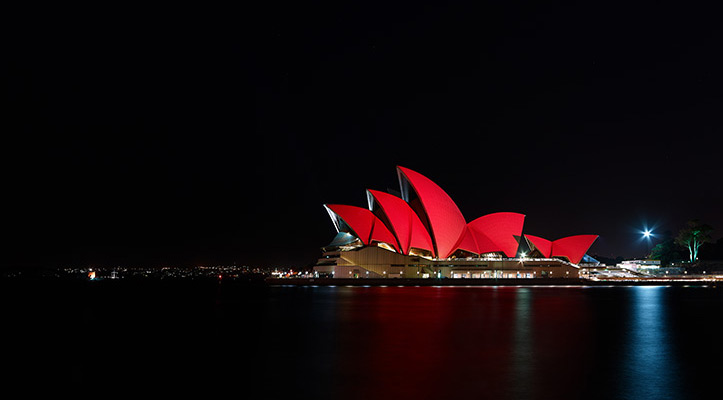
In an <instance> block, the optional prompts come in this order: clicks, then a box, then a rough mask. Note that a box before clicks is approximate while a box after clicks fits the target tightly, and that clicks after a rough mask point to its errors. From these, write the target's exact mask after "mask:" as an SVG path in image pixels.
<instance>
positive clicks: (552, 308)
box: [330, 287, 590, 399]
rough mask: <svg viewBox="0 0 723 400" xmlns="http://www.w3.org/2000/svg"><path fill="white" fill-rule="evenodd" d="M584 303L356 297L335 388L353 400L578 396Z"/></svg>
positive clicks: (348, 308)
mask: <svg viewBox="0 0 723 400" xmlns="http://www.w3.org/2000/svg"><path fill="white" fill-rule="evenodd" d="M571 290H572V291H574V290H575V289H571ZM582 299H583V297H582V296H575V295H570V289H568V290H567V293H566V295H564V296H560V293H559V292H558V293H555V292H554V291H553V290H550V289H546V288H536V289H531V288H514V287H499V288H494V287H475V288H459V287H456V288H448V287H418V288H415V287H386V288H385V287H372V288H351V289H350V291H349V294H348V296H345V297H344V300H343V301H344V302H345V303H346V304H344V306H343V307H339V310H340V312H341V313H344V314H343V315H340V316H339V317H340V318H339V320H340V321H342V323H343V325H342V326H341V327H339V328H338V329H340V335H339V336H338V337H339V339H340V340H341V342H339V343H337V346H338V349H337V351H336V352H335V353H336V354H337V356H338V357H339V359H338V363H337V364H338V366H339V368H340V371H339V376H338V377H337V379H335V380H334V381H332V382H330V384H332V385H335V386H336V389H337V394H338V396H343V397H344V398H380V396H382V397H383V398H395V397H397V398H398V397H399V396H401V397H403V398H470V397H473V398H495V399H501V398H519V397H528V396H531V397H544V395H545V393H546V392H547V391H548V390H546V388H550V387H551V386H550V385H553V386H554V389H551V390H549V393H551V394H554V395H555V396H556V398H560V394H561V393H562V394H564V393H569V397H570V398H574V397H579V396H580V390H581V389H580V385H579V384H578V383H577V382H576V379H575V377H576V376H579V374H580V372H581V370H582V369H585V368H586V367H585V362H586V360H587V359H588V356H587V355H582V354H580V351H581V350H580V349H581V348H583V347H584V346H581V343H582V341H583V340H588V339H590V332H589V327H590V323H587V322H586V321H585V320H586V318H587V316H586V314H585V313H584V305H582V304H580V301H582ZM560 385H565V386H566V389H565V390H562V391H561V389H560ZM352 388H353V389H352Z"/></svg>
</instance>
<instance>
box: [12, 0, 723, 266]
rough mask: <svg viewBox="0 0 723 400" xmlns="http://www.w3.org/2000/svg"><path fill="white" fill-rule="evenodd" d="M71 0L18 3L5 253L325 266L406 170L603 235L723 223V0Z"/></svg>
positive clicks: (623, 251)
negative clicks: (112, 2)
mask: <svg viewBox="0 0 723 400" xmlns="http://www.w3.org/2000/svg"><path fill="white" fill-rule="evenodd" d="M56 7H57V8H54V9H52V8H47V9H43V10H35V9H23V8H22V7H20V8H15V9H13V10H10V12H8V14H7V16H8V19H10V20H11V21H9V22H8V24H7V27H8V32H9V33H10V35H9V38H10V40H9V41H8V42H9V43H8V46H7V48H6V57H4V58H5V62H4V64H5V66H6V68H5V71H6V72H5V74H4V76H5V79H4V83H5V86H6V87H7V90H6V91H5V92H6V93H7V96H8V100H9V104H10V107H9V108H8V111H9V112H8V115H9V118H7V119H5V121H4V126H3V131H4V132H5V135H4V136H5V145H4V146H3V150H4V151H3V157H2V160H3V161H2V163H3V165H2V167H3V168H2V170H3V171H4V174H3V178H4V179H3V182H4V187H5V190H4V193H5V197H6V200H8V203H9V204H8V205H7V206H6V207H5V215H4V218H3V226H4V228H5V232H6V237H7V239H6V240H5V247H4V250H5V251H4V252H3V253H4V254H3V257H2V259H0V265H5V266H33V265H71V264H73V265H93V264H95V265H138V264H145V265H211V264H231V263H234V262H235V263H237V264H238V265H252V266H273V265H279V266H292V267H301V266H306V265H309V264H310V263H313V262H314V261H315V260H316V258H317V256H318V255H319V254H320V248H321V247H322V246H324V245H326V244H328V243H329V242H330V241H331V239H332V238H333V237H334V234H335V230H334V227H333V224H332V223H331V221H330V220H329V218H328V215H327V214H326V212H325V210H324V209H323V207H322V204H324V203H341V204H350V205H356V206H362V207H364V206H366V197H365V192H364V191H365V189H367V188H370V189H377V190H387V189H388V188H391V189H398V183H397V177H396V171H395V166H396V165H402V166H405V167H408V168H411V169H413V170H415V171H418V172H420V173H422V174H424V175H426V176H427V177H429V178H430V179H432V180H433V181H434V182H436V183H437V184H439V185H440V186H441V187H442V188H443V189H444V190H445V191H446V192H447V193H448V194H449V195H450V196H451V197H452V199H453V200H454V201H455V202H456V203H457V205H458V206H459V208H460V210H461V211H462V213H463V214H464V216H465V218H466V219H467V221H471V220H473V219H474V218H477V217H479V216H482V215H484V214H488V213H492V212H498V211H513V212H519V213H522V214H525V215H526V219H525V227H524V230H523V233H530V234H533V235H539V236H543V237H546V238H550V239H557V238H559V237H562V236H568V235H575V234H598V235H600V237H599V239H598V240H597V241H596V242H595V243H594V244H593V246H592V247H591V249H590V251H589V254H598V255H602V256H605V257H616V256H622V257H625V258H630V257H639V256H642V255H643V254H645V253H646V252H647V249H648V247H647V244H646V243H645V242H642V241H641V240H640V238H641V236H640V230H641V229H643V228H644V227H646V226H647V227H654V228H655V231H654V232H655V233H657V234H659V235H662V234H664V233H665V232H666V231H667V232H670V233H671V234H675V232H676V231H677V230H678V229H680V228H682V227H683V225H684V224H685V222H686V221H687V220H690V219H693V218H698V219H700V220H701V221H703V222H706V223H708V224H710V225H712V226H713V227H714V228H715V231H714V238H715V239H718V238H720V237H721V235H722V234H723V213H721V211H720V204H721V203H722V202H723V201H722V200H723V186H722V185H720V183H719V182H718V181H719V179H718V178H719V177H720V176H721V172H722V170H723V168H721V157H720V155H721V147H720V144H719V140H717V139H718V136H719V135H720V132H721V130H722V128H723V122H722V120H721V118H720V117H719V115H720V110H721V107H722V106H723V97H722V93H723V75H721V74H720V71H721V70H723V60H722V59H721V56H720V52H719V51H718V48H719V43H720V39H721V38H723V35H722V34H721V33H723V32H721V30H722V29H723V28H722V27H721V25H720V23H719V22H718V21H717V16H718V13H716V12H713V11H712V10H705V9H703V8H700V7H697V8H695V7H692V6H689V7H683V6H681V5H680V4H678V3H660V2H643V3H636V4H629V3H627V2H619V3H610V2H604V3H599V4H594V3H585V4H581V5H571V4H566V3H559V4H554V5H542V4H539V3H535V2H514V3H509V2H505V3H491V2H490V3H487V4H474V5H439V4H433V3H419V2H402V3H395V4H387V3H382V2H379V3H368V2H366V3H364V4H363V5H362V4H349V5H341V4H337V3H314V4H311V5H308V4H307V5H302V4H296V3H288V4H286V3H278V4H268V5H267V4H266V3H264V4H263V5H262V4H256V5H249V6H243V7H242V6H238V7H236V8H229V9H225V10H221V9H211V8H210V7H209V8H207V9H206V8H184V7H182V6H178V7H176V8H164V7H157V8H153V7H151V6H149V7H143V8H140V7H139V8H126V9H120V8H113V7H111V6H103V5H98V6H96V7H94V8H83V7H78V8H72V7H70V6H56ZM659 240H661V237H660V236H658V237H657V238H654V241H653V245H654V244H655V243H657V242H658V241H659Z"/></svg>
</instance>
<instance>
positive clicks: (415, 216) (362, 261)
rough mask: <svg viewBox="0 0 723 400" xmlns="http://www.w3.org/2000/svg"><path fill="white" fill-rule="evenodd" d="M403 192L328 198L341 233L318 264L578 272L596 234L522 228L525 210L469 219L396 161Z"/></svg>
mask: <svg viewBox="0 0 723 400" xmlns="http://www.w3.org/2000/svg"><path fill="white" fill-rule="evenodd" d="M397 176H398V178H399V185H400V189H401V197H399V196H395V195H394V194H390V193H386V192H382V191H378V190H373V189H367V191H366V195H367V208H364V207H359V206H353V205H343V204H324V207H325V208H326V210H327V212H328V213H329V216H330V217H331V220H332V222H333V224H334V227H335V228H336V231H337V235H336V237H334V239H333V240H332V242H331V243H329V245H327V246H325V247H323V248H322V256H321V258H320V259H319V261H318V262H317V264H316V266H315V267H314V271H315V273H317V274H318V275H319V276H333V277H335V278H548V277H556V278H577V277H578V276H579V269H580V266H579V265H578V264H579V263H580V262H581V260H582V259H583V257H584V256H585V254H586V253H587V251H588V249H589V248H590V246H592V244H593V242H594V241H595V240H596V239H597V235H575V236H568V237H564V238H560V239H557V240H548V239H544V238H542V237H539V236H533V235H528V234H526V233H525V234H523V226H524V221H525V215H524V214H520V213H517V212H506V211H505V212H494V213H490V214H487V215H483V216H481V217H479V218H476V219H474V220H472V221H470V222H467V220H466V219H465V218H464V216H463V215H462V213H461V212H460V210H459V208H458V207H457V204H455V202H454V201H453V200H452V198H451V197H450V196H449V195H448V194H447V193H446V192H445V191H444V190H443V189H442V188H441V187H440V186H439V185H437V184H436V183H434V182H433V181H432V180H431V179H429V178H427V177H426V176H424V175H422V174H420V173H419V172H416V171H413V170H411V169H409V168H405V167H401V166H397Z"/></svg>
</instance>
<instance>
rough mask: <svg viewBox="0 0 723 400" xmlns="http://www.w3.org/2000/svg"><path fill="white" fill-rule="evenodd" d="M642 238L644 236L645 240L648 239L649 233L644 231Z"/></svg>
mask: <svg viewBox="0 0 723 400" xmlns="http://www.w3.org/2000/svg"><path fill="white" fill-rule="evenodd" d="M643 236H645V237H646V238H648V237H650V231H649V230H647V229H646V230H645V231H644V232H643Z"/></svg>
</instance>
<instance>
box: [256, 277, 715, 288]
mask: <svg viewBox="0 0 723 400" xmlns="http://www.w3.org/2000/svg"><path fill="white" fill-rule="evenodd" d="M264 281H265V282H266V284H267V285H269V286H380V287H381V286H553V287H555V286H557V287H565V286H681V287H684V286H713V287H716V286H718V285H719V284H723V280H715V279H709V280H703V279H669V278H668V279H666V278H637V279H610V280H590V279H581V278H544V279H514V278H512V279H503V278H499V279H494V278H487V279H483V278H478V279H449V278H446V279H445V278H443V279H435V278H429V279H405V278H379V279H374V278H359V279H354V278H266V279H265V280H264Z"/></svg>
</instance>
